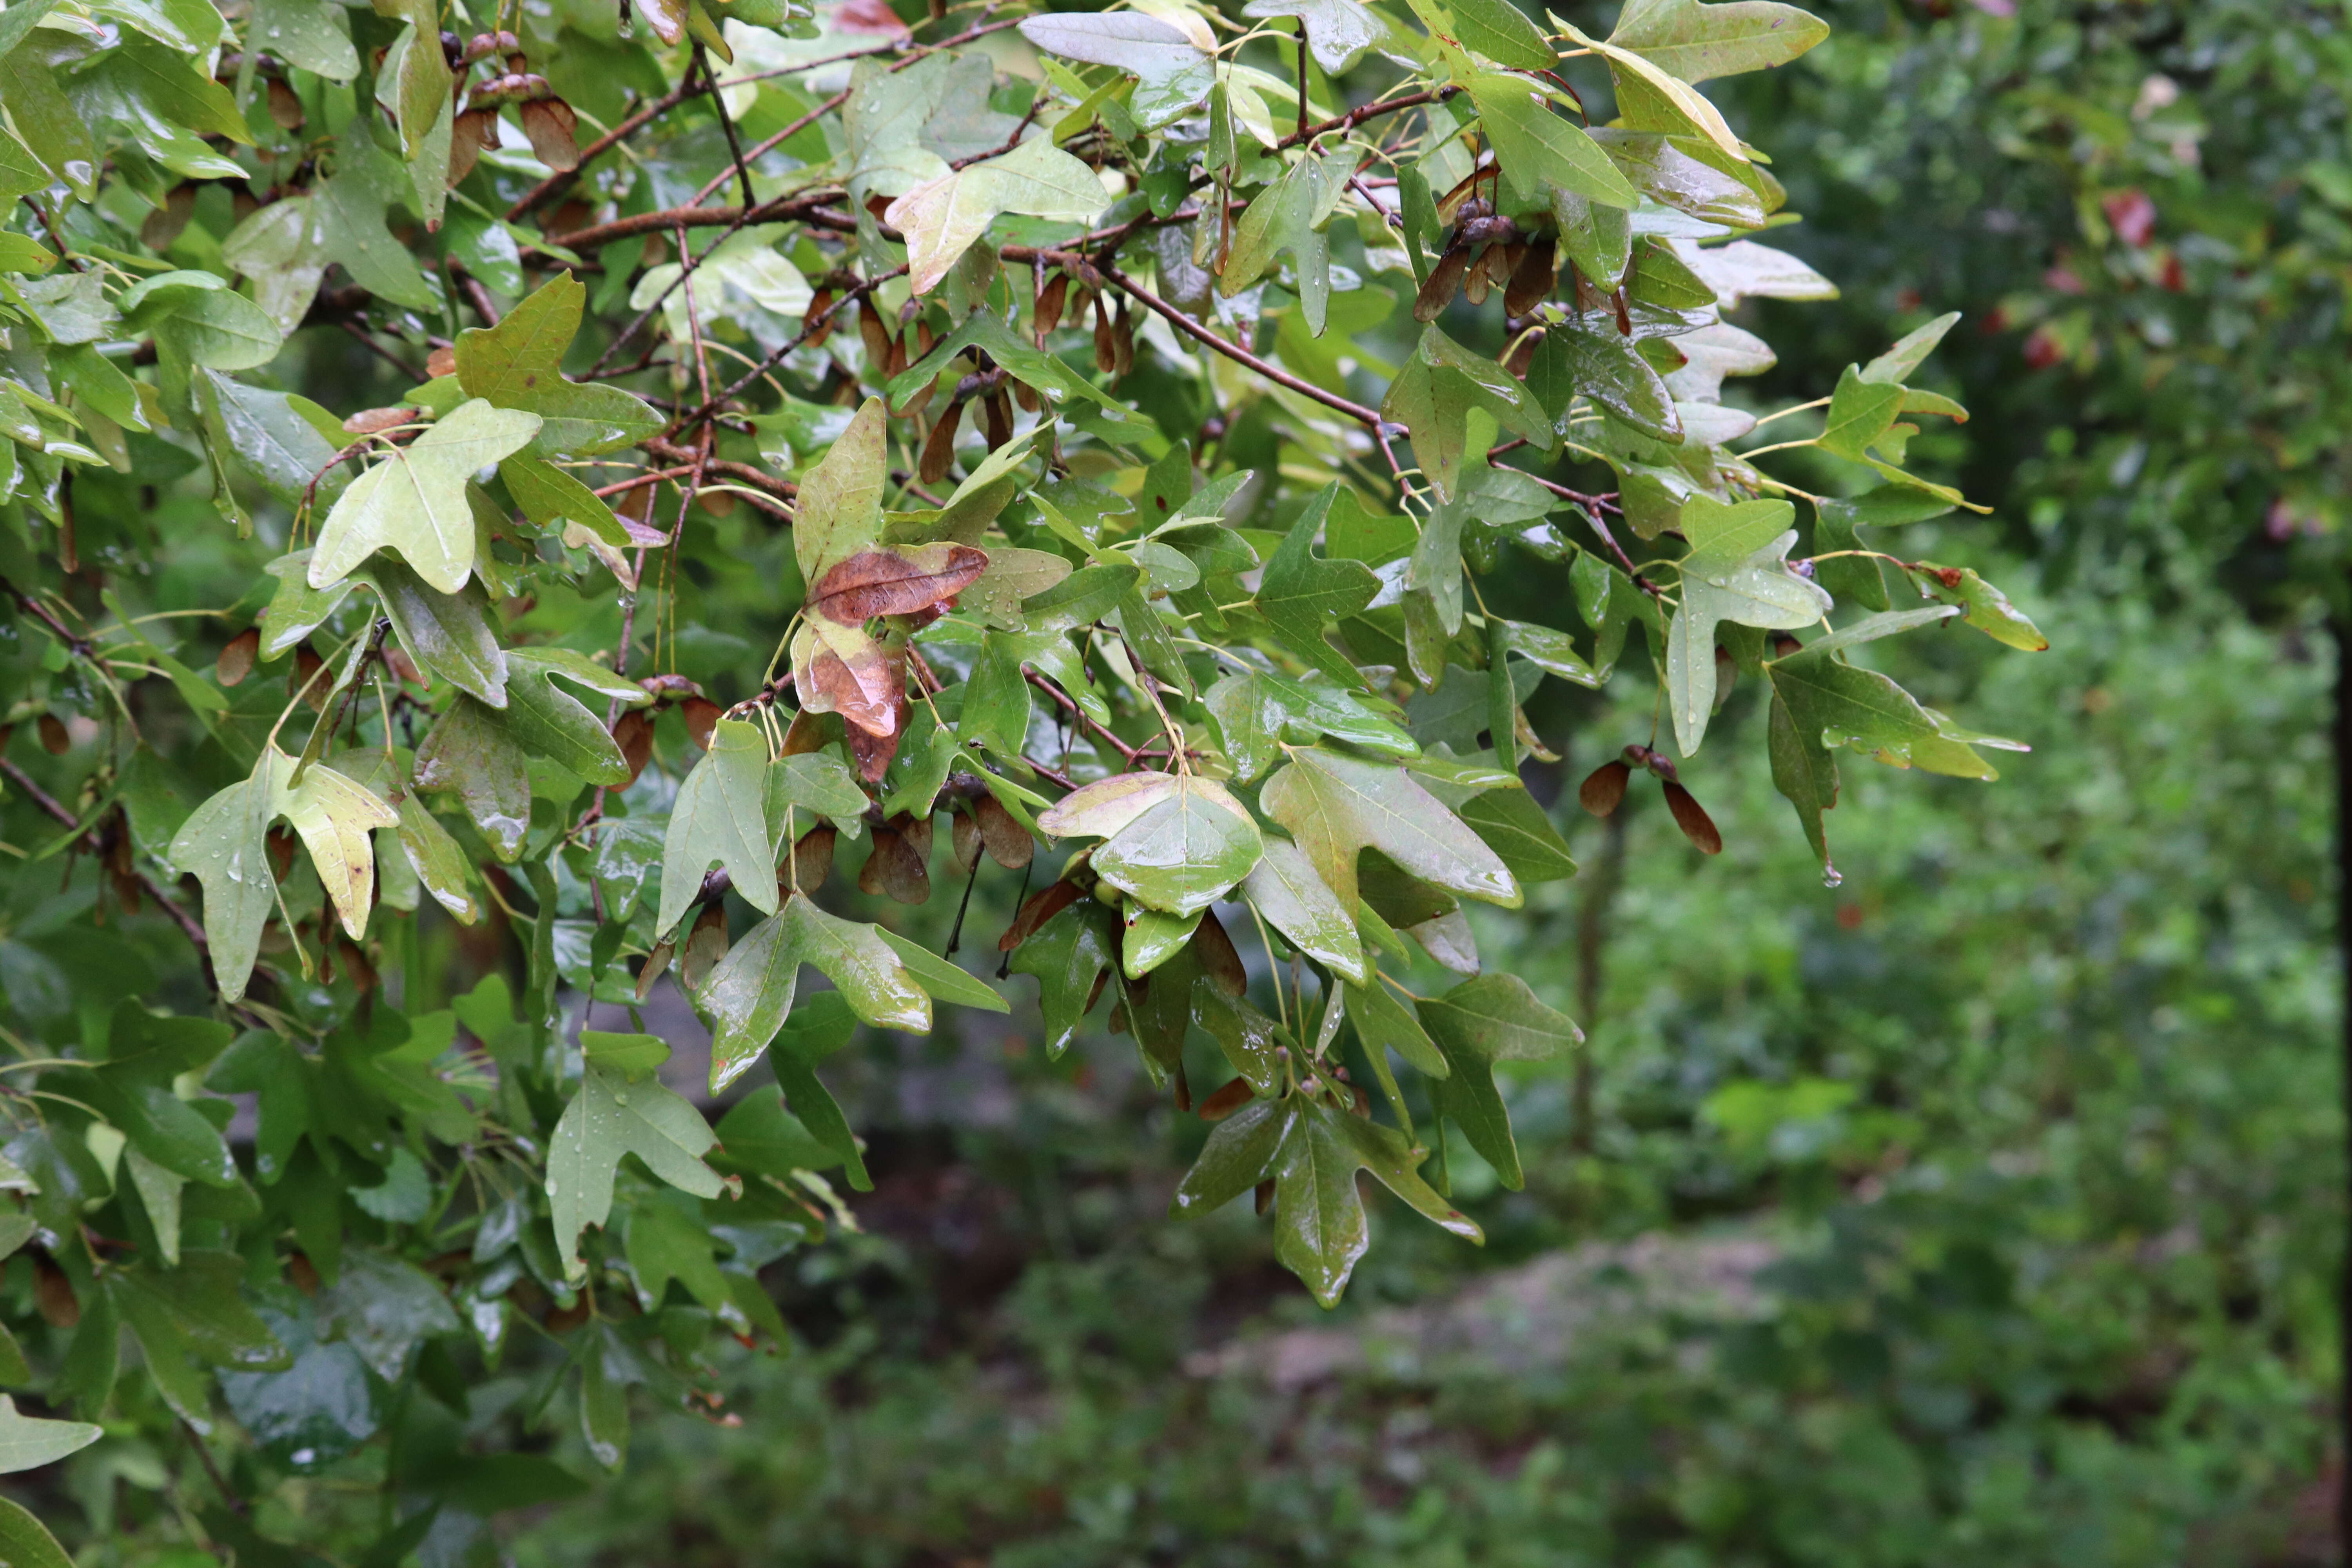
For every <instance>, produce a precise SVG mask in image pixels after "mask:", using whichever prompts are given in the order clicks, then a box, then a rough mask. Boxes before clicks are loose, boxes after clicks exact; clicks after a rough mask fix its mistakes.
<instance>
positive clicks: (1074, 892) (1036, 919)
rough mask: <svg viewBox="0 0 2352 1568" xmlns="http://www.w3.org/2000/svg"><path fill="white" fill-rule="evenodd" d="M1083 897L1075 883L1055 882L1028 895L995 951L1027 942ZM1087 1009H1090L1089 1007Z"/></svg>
mask: <svg viewBox="0 0 2352 1568" xmlns="http://www.w3.org/2000/svg"><path fill="white" fill-rule="evenodd" d="M1082 897H1084V895H1083V894H1081V893H1080V892H1079V891H1078V885H1077V884H1076V882H1056V883H1055V884H1054V885H1053V886H1052V887H1050V888H1047V889H1045V890H1044V891H1043V892H1037V893H1032V894H1030V895H1029V901H1028V902H1027V903H1025V904H1024V905H1022V906H1021V912H1020V913H1019V914H1017V915H1014V916H1013V923H1012V924H1011V925H1009V926H1007V927H1005V928H1004V934H1003V936H1001V937H998V938H997V939H996V951H997V952H1012V951H1013V949H1014V948H1016V947H1019V946H1020V945H1021V944H1022V943H1023V942H1027V941H1028V940H1029V938H1030V937H1031V936H1032V935H1033V934H1034V932H1035V931H1036V930H1037V928H1038V927H1039V926H1041V925H1044V924H1045V922H1046V921H1049V920H1052V919H1053V918H1054V917H1055V915H1058V914H1060V913H1061V912H1062V911H1063V910H1066V909H1068V908H1069V907H1070V906H1071V905H1072V904H1075V903H1076V902H1077V901H1078V900H1079V899H1080V898H1082ZM1089 1007H1090V1008H1091V1005H1089Z"/></svg>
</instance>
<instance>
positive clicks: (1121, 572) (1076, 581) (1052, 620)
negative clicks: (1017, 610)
mask: <svg viewBox="0 0 2352 1568" xmlns="http://www.w3.org/2000/svg"><path fill="white" fill-rule="evenodd" d="M1141 577H1142V572H1141V571H1140V569H1139V568H1137V567H1134V566H1130V565H1128V564H1126V563H1111V562H1105V563H1097V564H1096V565H1092V566H1081V567H1079V568H1078V569H1077V570H1076V572H1073V573H1071V574H1070V575H1069V576H1068V577H1067V578H1066V579H1065V580H1063V581H1062V582H1060V583H1057V584H1055V585H1054V586H1052V587H1050V588H1047V589H1045V591H1044V592H1042V593H1040V594H1038V595H1036V596H1035V597H1034V598H1030V599H1026V600H1024V601H1023V602H1022V605H1021V614H1022V617H1023V618H1024V620H1026V621H1027V622H1028V624H1029V629H1030V630H1032V631H1034V632H1059V631H1073V630H1076V628H1077V627H1080V626H1092V625H1093V624H1094V623H1095V622H1097V621H1099V620H1101V619H1102V618H1103V617H1104V616H1108V615H1109V614H1110V613H1111V611H1112V610H1114V609H1116V608H1117V607H1118V603H1119V601H1120V600H1121V599H1124V598H1125V597H1127V595H1129V593H1130V592H1132V591H1133V589H1134V587H1135V585H1136V584H1137V583H1138V582H1139V580H1140V579H1141Z"/></svg>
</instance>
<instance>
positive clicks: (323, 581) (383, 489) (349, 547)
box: [306, 398, 540, 594]
mask: <svg viewBox="0 0 2352 1568" xmlns="http://www.w3.org/2000/svg"><path fill="white" fill-rule="evenodd" d="M539 429H540V420H539V416H537V415H535V414H519V413H514V412H511V411H507V410H501V409H499V408H496V407H494V406H492V405H490V404H489V403H488V402H486V401H484V400H483V399H480V398H474V399H472V400H470V401H468V402H466V403H463V404H460V405H458V406H457V410H456V411H455V412H453V413H452V414H450V415H449V416H447V417H446V418H445V419H442V420H439V421H437V422H436V424H435V425H434V426H433V427H432V428H431V429H429V430H427V431H426V432H425V434H424V435H422V436H420V437H417V438H416V439H415V441H414V442H412V443H410V444H409V445H408V446H407V447H402V448H400V449H398V450H395V451H394V452H393V453H392V454H391V455H390V456H388V457H387V458H384V460H383V461H382V462H380V463H378V464H376V465H375V467H373V468H370V469H369V470H368V471H367V472H366V473H364V474H362V475H361V476H360V477H359V479H357V480H355V481H354V482H353V483H352V487H351V489H347V490H345V491H344V492H343V495H342V499H341V500H338V501H337V502H336V503H335V507H334V510H332V511H331V512H329V513H328V514H327V521H326V523H325V524H324V526H322V527H321V528H320V531H319V542H318V544H317V545H316V546H315V547H314V548H313V549H312V550H311V552H310V571H309V573H308V574H306V575H307V576H308V578H309V580H310V586H311V587H313V588H324V587H326V586H328V585H329V584H332V583H334V582H336V581H338V580H339V579H341V578H342V577H343V576H345V575H347V574H349V573H350V572H351V571H352V569H353V568H354V567H356V566H358V565H359V564H360V563H362V562H363V561H365V560H366V559H367V558H368V557H369V556H370V555H372V554H373V553H374V552H375V551H376V550H377V549H378V548H379V547H382V548H385V549H390V550H394V551H397V552H399V553H400V554H401V555H403V556H404V557H405V558H406V559H407V562H408V563H409V565H411V566H412V567H414V568H415V570H416V574H417V575H418V576H420V577H422V578H423V579H424V580H425V583H426V584H429V585H431V586H432V587H434V588H436V589H438V590H439V591H440V592H442V593H444V594H455V593H457V591H458V590H459V589H461V588H463V587H464V586H465V585H466V577H467V574H468V573H469V572H471V571H472V570H473V566H474V544H475V529H474V511H473V507H472V505H471V503H470V502H468V501H467V499H466V485H467V481H468V480H470V479H472V478H473V476H474V473H475V471H476V470H477V469H480V468H488V467H490V466H491V465H492V464H495V463H496V462H497V461H498V460H499V458H504V457H506V456H507V455H509V453H512V452H515V451H519V450H520V449H521V447H523V446H524V444H525V443H527V442H529V441H530V438H531V437H534V436H536V435H538V434H539Z"/></svg>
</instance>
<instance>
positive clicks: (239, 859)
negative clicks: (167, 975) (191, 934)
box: [171, 748, 285, 1003]
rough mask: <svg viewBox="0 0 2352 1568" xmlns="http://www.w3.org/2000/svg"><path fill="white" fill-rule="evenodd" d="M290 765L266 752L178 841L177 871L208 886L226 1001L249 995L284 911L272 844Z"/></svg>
mask: <svg viewBox="0 0 2352 1568" xmlns="http://www.w3.org/2000/svg"><path fill="white" fill-rule="evenodd" d="M284 760H285V758H284V755H283V753H281V752H278V751H277V750H276V749H275V748H265V749H264V750H263V752H262V753H261V758H260V760H259V761H258V762H257V763H255V764H254V770H253V772H252V773H250V774H248V775H247V777H246V778H245V779H244V781H243V782H241V783H238V784H231V785H229V786H228V787H227V788H226V789H224V790H222V791H220V792H219V793H218V794H217V795H213V796H212V797H211V798H210V799H208V800H206V801H205V803H204V804H203V805H200V806H198V807H196V809H195V810H194V812H192V813H191V814H190V815H189V816H188V820H187V822H186V823H185V824H184V826H182V827H181V828H180V831H179V832H178V833H177V834H176V835H174V836H173V839H172V851H171V858H172V864H173V867H174V868H176V869H177V870H178V871H179V873H180V874H181V875H182V876H193V877H194V878H195V879H196V880H197V881H199V882H200V883H202V884H203V885H204V889H205V899H204V912H205V948H206V950H207V952H209V954H210V956H211V959H212V965H213V974H214V977H215V979H216V980H217V981H218V982H219V983H220V991H221V997H222V999H223V1000H224V1001H226V1002H232V1003H234V1002H236V1001H238V1000H240V999H242V998H243V997H244V995H245V986H246V982H247V980H248V979H249V978H251V976H252V974H253V961H254V957H255V955H256V954H257V953H258V952H260V948H261V928H262V927H263V926H264V925H265V924H267V923H268V920H269V915H270V911H271V910H274V909H275V908H276V907H277V900H278V882H277V879H275V878H274V877H272V876H271V875H270V873H269V852H268V847H267V845H266V843H265V837H266V836H267V834H268V831H269V824H270V821H271V819H272V818H274V817H275V816H277V815H278V809H277V795H278V764H279V763H282V762H283V761H284Z"/></svg>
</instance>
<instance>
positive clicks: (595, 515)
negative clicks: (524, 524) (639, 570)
mask: <svg viewBox="0 0 2352 1568" xmlns="http://www.w3.org/2000/svg"><path fill="white" fill-rule="evenodd" d="M499 478H500V479H504V480H505V481H506V485H507V493H508V494H509V495H511V496H512V497H514V500H515V504H516V505H517V506H519V507H520V508H522V514H523V515H524V516H525V517H527V518H529V519H530V521H531V524H532V526H533V527H536V528H555V527H557V526H558V525H561V526H562V534H561V535H560V537H561V538H562V541H563V542H564V543H566V544H568V545H572V546H575V547H576V546H578V545H582V544H585V543H587V542H589V541H591V540H593V541H595V542H598V543H601V544H607V545H610V546H612V547H613V548H614V549H615V550H618V549H621V548H623V547H625V546H626V545H629V544H632V543H634V542H635V541H634V540H632V539H631V538H630V537H629V531H628V530H627V529H625V528H624V527H622V526H621V520H620V519H619V518H617V517H615V516H614V515H613V509H612V508H611V507H609V506H606V505H605V504H604V498H603V497H601V496H599V495H598V494H597V493H596V492H595V491H594V490H592V489H589V488H588V487H587V486H586V485H583V484H582V483H581V482H580V481H579V480H578V479H573V478H572V475H571V474H570V473H569V472H567V471H566V470H564V469H562V468H557V467H556V466H555V465H554V464H552V463H551V462H549V461H548V460H547V459H546V458H541V457H540V456H538V455H537V454H536V453H532V452H517V453H516V454H514V456H512V457H510V458H507V459H505V460H504V461H503V462H501V463H499Z"/></svg>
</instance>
